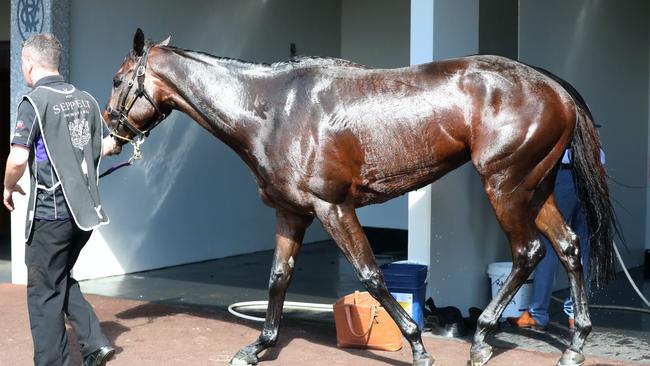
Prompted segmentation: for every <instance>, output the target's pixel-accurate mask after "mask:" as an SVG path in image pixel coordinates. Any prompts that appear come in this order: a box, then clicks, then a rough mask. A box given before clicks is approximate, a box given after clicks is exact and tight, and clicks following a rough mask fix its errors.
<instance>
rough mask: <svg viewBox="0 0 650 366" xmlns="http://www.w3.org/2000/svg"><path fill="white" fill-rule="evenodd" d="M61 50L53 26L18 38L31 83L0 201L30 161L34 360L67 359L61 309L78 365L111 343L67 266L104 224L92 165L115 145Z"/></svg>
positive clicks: (107, 351) (97, 357)
mask: <svg viewBox="0 0 650 366" xmlns="http://www.w3.org/2000/svg"><path fill="white" fill-rule="evenodd" d="M60 54H61V44H60V43H59V41H58V40H57V39H56V38H55V37H54V36H53V35H52V34H48V33H43V34H37V35H34V36H32V37H30V38H29V39H28V40H27V41H25V43H24V44H23V49H22V57H21V60H22V71H23V75H24V77H25V81H26V82H27V85H28V86H29V87H32V88H33V89H32V91H31V92H30V93H29V94H27V95H26V96H24V97H23V100H22V102H21V103H20V105H19V106H18V113H17V119H16V130H15V133H14V136H13V138H12V141H11V145H12V146H11V151H10V153H9V157H8V159H7V168H6V173H5V178H4V192H3V203H4V205H5V206H6V207H7V208H8V209H9V210H10V211H12V210H13V209H14V202H13V199H12V194H13V193H14V192H18V193H20V194H23V195H24V194H25V192H24V191H23V189H22V188H21V187H20V186H19V185H18V184H17V183H18V180H19V179H20V177H21V176H22V175H23V173H24V171H25V169H26V167H27V165H28V164H29V168H30V173H31V174H30V176H31V190H30V197H29V205H28V208H27V223H26V230H25V240H26V243H27V245H26V248H25V263H26V264H27V305H28V310H29V321H30V326H31V331H32V338H33V341H34V363H35V364H36V365H37V366H41V365H43V366H45V365H48V366H61V365H66V366H67V365H68V364H69V358H70V357H69V349H68V340H67V335H66V330H65V321H64V319H65V318H66V316H67V319H68V320H69V322H70V324H71V325H72V328H73V330H74V332H75V334H76V337H77V340H78V341H79V345H80V347H81V353H82V356H83V360H84V361H83V363H84V366H86V365H92V366H96V365H104V364H105V363H106V361H107V360H108V359H109V358H110V357H111V356H112V354H113V353H114V350H113V348H112V347H111V346H110V345H109V343H108V340H107V339H106V337H105V336H104V334H103V333H102V330H101V328H100V325H99V320H98V319H97V316H96V315H95V312H94V311H93V309H92V306H91V305H90V304H89V303H88V302H87V301H86V300H85V299H84V297H83V295H82V294H81V291H80V289H79V284H78V283H77V281H75V280H74V278H72V277H71V276H70V270H71V269H72V267H73V266H74V264H75V262H76V260H77V257H78V256H79V252H80V251H81V249H82V248H83V246H84V245H85V244H86V242H87V241H88V239H89V238H90V234H91V231H92V230H93V229H94V228H96V227H99V226H101V225H105V224H108V217H107V216H106V214H105V213H104V211H103V210H102V206H101V203H100V201H99V194H98V189H97V183H98V178H97V176H98V174H97V168H98V165H99V161H100V159H101V156H102V155H107V154H112V153H114V152H117V151H118V149H119V148H118V147H117V146H116V144H115V141H114V140H113V138H112V137H111V136H110V135H109V132H108V128H107V127H106V125H105V123H104V122H103V120H102V117H101V114H100V110H99V106H98V105H97V102H96V101H95V99H94V98H93V97H92V96H91V95H90V94H88V93H86V92H84V91H81V90H78V89H76V88H75V87H74V86H73V85H70V84H68V83H66V82H65V81H64V80H63V77H62V76H61V75H60V74H59V71H58V70H59V59H60Z"/></svg>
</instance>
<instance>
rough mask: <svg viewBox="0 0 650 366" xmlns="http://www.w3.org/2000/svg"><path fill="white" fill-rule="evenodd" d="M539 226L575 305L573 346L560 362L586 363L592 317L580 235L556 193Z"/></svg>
mask: <svg viewBox="0 0 650 366" xmlns="http://www.w3.org/2000/svg"><path fill="white" fill-rule="evenodd" d="M535 222H536V224H537V227H538V228H539V230H540V231H541V232H542V233H543V234H544V235H546V237H547V238H548V239H549V240H550V241H551V243H552V245H553V249H555V252H556V253H557V255H558V258H559V259H560V261H561V262H562V264H563V265H564V268H565V269H566V271H567V275H568V277H569V283H570V286H571V297H572V298H573V306H574V309H575V332H574V333H573V339H572V341H571V345H570V346H569V348H568V349H567V350H566V351H565V352H564V353H563V354H562V358H560V361H559V362H558V365H560V366H576V365H582V364H583V363H584V361H585V357H584V356H583V355H582V347H583V346H584V343H585V340H586V339H587V336H588V335H589V333H590V332H591V320H590V318H589V309H588V304H587V294H586V290H585V287H584V280H583V269H582V262H581V256H580V245H579V242H578V237H577V236H576V235H575V234H574V233H573V231H572V230H571V228H570V227H569V226H568V225H567V224H566V221H565V220H564V218H563V217H562V214H561V213H560V211H559V210H558V208H557V205H556V203H555V196H553V195H551V196H549V197H548V199H547V200H546V202H545V203H544V205H543V206H542V209H541V210H540V211H539V214H538V215H537V219H536V220H535Z"/></svg>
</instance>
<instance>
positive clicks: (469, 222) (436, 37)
mask: <svg viewBox="0 0 650 366" xmlns="http://www.w3.org/2000/svg"><path fill="white" fill-rule="evenodd" d="M414 2H417V3H422V5H424V6H423V7H422V9H420V10H418V11H433V17H432V19H431V20H429V22H430V23H432V24H431V31H432V32H433V35H432V37H431V38H429V39H428V40H427V35H426V31H424V32H423V31H420V33H421V37H423V41H424V42H429V41H430V42H433V48H432V50H431V53H432V58H433V59H434V60H440V59H445V58H451V57H458V56H464V55H469V54H474V53H477V52H478V24H479V1H478V0H460V1H459V0H435V1H434V3H433V8H432V9H431V8H429V9H427V6H426V0H414V1H412V4H413V3H414ZM412 16H414V17H420V16H422V17H424V15H422V14H419V13H418V14H412ZM425 18H426V17H425ZM412 19H413V18H412ZM423 22H425V23H426V22H427V21H426V20H423ZM413 25H414V24H412V26H413ZM411 42H412V43H411V44H412V47H414V46H416V47H417V45H416V44H414V43H413V42H414V40H413V39H412V40H411ZM421 47H422V48H423V49H424V48H426V47H427V45H426V44H423V45H421ZM411 55H412V57H416V56H417V62H421V61H422V58H423V57H424V56H423V55H418V54H417V52H415V53H414V50H413V49H412V50H411ZM422 191H424V192H422ZM411 198H412V200H411V202H409V203H410V205H411V207H410V208H409V221H410V223H417V225H409V259H414V260H420V261H424V262H427V263H428V264H429V283H428V287H427V296H431V297H433V299H434V301H435V302H436V304H437V305H439V306H447V305H453V306H456V307H458V308H459V309H460V310H461V311H462V312H463V313H465V314H466V313H467V309H468V308H469V307H471V306H478V307H483V306H485V305H486V304H487V302H488V300H489V292H490V283H489V280H488V278H487V275H486V269H487V266H488V264H489V263H491V262H494V261H497V260H509V258H510V256H509V245H508V243H507V240H506V238H505V236H504V234H503V233H502V231H501V229H500V227H499V226H498V224H497V222H496V219H495V217H494V213H493V211H492V208H491V206H490V205H489V203H488V201H487V197H486V195H485V192H484V190H483V187H482V185H481V183H480V180H479V179H478V175H477V174H476V172H475V171H474V168H473V167H472V166H471V165H469V164H468V165H465V166H463V167H461V168H459V169H457V170H455V171H453V172H451V173H449V174H448V175H447V176H445V177H443V178H442V179H440V180H439V181H437V182H435V183H433V184H432V185H431V188H430V193H428V192H426V191H425V190H421V191H418V192H417V193H412V196H411ZM427 206H430V209H428V207H427ZM426 211H429V214H428V215H427V213H426ZM423 220H424V221H423ZM429 230H430V232H429V233H428V231H429ZM413 240H418V242H417V243H414V242H412V241H413ZM422 241H429V243H425V242H422ZM427 244H428V245H429V246H430V247H429V248H427V247H426V246H427ZM412 250H419V251H421V252H422V253H424V254H425V257H422V255H418V254H417V253H411V251H412ZM427 250H428V251H429V253H427ZM459 289H462V291H459Z"/></svg>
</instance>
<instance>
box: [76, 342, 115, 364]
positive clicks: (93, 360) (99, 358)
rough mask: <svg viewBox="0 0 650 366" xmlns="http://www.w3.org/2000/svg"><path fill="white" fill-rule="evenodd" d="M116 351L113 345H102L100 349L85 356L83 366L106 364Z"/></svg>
mask: <svg viewBox="0 0 650 366" xmlns="http://www.w3.org/2000/svg"><path fill="white" fill-rule="evenodd" d="M114 353H115V349H114V348H113V347H111V346H104V347H100V348H99V349H98V350H96V351H94V352H93V353H91V354H89V355H88V356H86V357H84V364H83V366H104V365H106V362H107V361H108V360H109V359H110V358H111V357H112V356H113V354H114Z"/></svg>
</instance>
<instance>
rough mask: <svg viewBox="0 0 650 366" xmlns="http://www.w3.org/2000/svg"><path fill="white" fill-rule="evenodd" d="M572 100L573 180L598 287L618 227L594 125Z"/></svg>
mask: <svg viewBox="0 0 650 366" xmlns="http://www.w3.org/2000/svg"><path fill="white" fill-rule="evenodd" d="M580 99H582V98H580ZM574 100H575V102H576V107H577V108H576V112H577V120H576V127H575V129H574V131H573V139H572V140H571V151H572V157H573V161H572V164H573V181H574V184H575V187H576V191H577V193H578V197H579V198H580V202H581V203H582V205H583V207H584V209H585V213H586V216H587V227H588V229H589V245H590V255H589V257H590V276H591V280H592V281H593V282H594V284H595V285H596V287H601V286H602V285H603V284H605V283H607V282H608V281H609V280H611V279H613V278H614V274H615V267H614V234H615V233H617V232H619V230H618V224H617V220H616V214H615V212H614V208H613V207H612V204H611V201H610V199H609V190H608V188H607V181H606V174H605V169H604V168H603V165H602V163H601V161H600V140H599V138H598V133H597V132H596V126H595V124H594V122H593V118H592V115H591V112H590V111H589V108H588V107H587V105H586V104H585V103H584V101H580V100H579V99H577V98H575V97H574Z"/></svg>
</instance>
